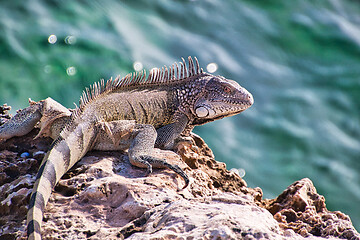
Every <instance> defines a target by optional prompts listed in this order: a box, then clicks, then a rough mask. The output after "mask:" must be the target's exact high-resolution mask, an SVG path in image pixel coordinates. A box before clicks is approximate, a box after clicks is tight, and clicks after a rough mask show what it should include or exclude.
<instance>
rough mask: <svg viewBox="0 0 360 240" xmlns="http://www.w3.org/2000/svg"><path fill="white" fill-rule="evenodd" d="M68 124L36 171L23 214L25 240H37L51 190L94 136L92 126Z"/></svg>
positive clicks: (87, 148)
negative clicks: (26, 239)
mask: <svg viewBox="0 0 360 240" xmlns="http://www.w3.org/2000/svg"><path fill="white" fill-rule="evenodd" d="M72 125H74V126H72ZM72 125H71V124H70V125H69V126H68V127H67V128H65V129H64V130H63V131H62V132H61V134H60V136H59V137H58V138H57V139H56V140H55V141H54V142H53V144H52V147H51V148H50V150H49V151H48V153H47V154H46V155H45V157H44V159H43V161H42V163H41V166H40V168H39V172H38V174H37V176H36V181H35V185H34V188H33V192H32V195H31V197H30V202H29V208H28V209H29V210H28V214H27V234H28V239H31V240H33V239H35V240H38V239H39V240H40V239H41V222H42V219H43V212H44V209H45V206H46V204H47V202H48V200H49V198H50V194H51V192H52V190H53V188H54V187H55V185H56V184H57V183H58V181H59V180H60V178H61V177H62V176H63V175H64V174H65V173H66V172H67V171H68V170H69V169H70V168H71V167H72V166H73V165H74V164H75V163H76V162H77V161H79V160H80V159H81V158H82V157H83V156H84V155H85V154H86V152H87V151H88V150H89V148H90V147H91V145H92V143H93V141H94V139H95V137H96V129H95V127H94V126H95V125H94V124H91V123H86V122H85V123H82V124H72Z"/></svg>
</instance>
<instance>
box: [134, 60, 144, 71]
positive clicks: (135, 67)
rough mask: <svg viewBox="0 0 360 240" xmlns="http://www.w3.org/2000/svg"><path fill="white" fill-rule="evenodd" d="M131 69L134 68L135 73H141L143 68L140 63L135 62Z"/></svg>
mask: <svg viewBox="0 0 360 240" xmlns="http://www.w3.org/2000/svg"><path fill="white" fill-rule="evenodd" d="M133 67H134V69H135V71H141V70H142V69H143V67H144V66H143V64H142V63H141V62H138V61H136V62H134V64H133Z"/></svg>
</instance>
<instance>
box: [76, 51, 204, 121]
mask: <svg viewBox="0 0 360 240" xmlns="http://www.w3.org/2000/svg"><path fill="white" fill-rule="evenodd" d="M181 59H182V62H180V68H179V65H178V64H177V63H174V64H173V65H172V66H170V67H169V68H168V67H166V66H164V67H162V68H161V69H159V68H154V69H152V70H150V72H149V75H148V76H147V77H146V71H145V70H143V71H141V72H136V73H130V74H128V75H126V76H125V77H123V78H120V77H117V78H116V79H115V80H113V79H112V78H110V79H109V80H107V81H106V83H105V81H104V79H101V80H100V82H95V83H94V84H93V85H91V86H90V88H85V91H83V93H82V96H81V97H80V106H79V107H78V108H77V109H76V110H75V111H74V113H73V116H74V117H76V116H77V115H78V114H79V113H80V112H81V110H82V108H83V107H84V106H85V105H86V104H88V103H89V102H90V101H93V100H94V99H96V98H97V97H98V96H99V95H100V94H102V93H104V92H110V91H112V90H115V89H119V88H126V87H136V86H145V85H154V84H160V83H171V82H175V81H181V80H183V79H186V78H188V77H192V76H197V75H199V74H201V73H203V69H202V68H200V65H199V61H198V60H197V58H196V57H194V59H195V63H194V61H193V59H192V58H191V57H188V62H189V64H188V66H186V62H185V59H184V58H181Z"/></svg>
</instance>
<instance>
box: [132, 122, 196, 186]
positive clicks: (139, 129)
mask: <svg viewBox="0 0 360 240" xmlns="http://www.w3.org/2000/svg"><path fill="white" fill-rule="evenodd" d="M134 134H135V135H136V136H135V137H134V140H133V141H132V143H131V145H130V147H129V159H130V163H131V164H132V165H135V166H137V167H141V168H147V170H148V174H150V173H151V172H152V167H155V168H169V169H171V170H173V171H174V172H175V173H177V174H179V175H180V176H181V177H182V178H183V179H184V181H185V186H184V187H183V189H184V188H186V187H187V186H188V185H189V182H190V181H189V178H188V176H187V175H186V173H185V172H184V171H183V170H182V169H181V168H180V167H179V166H177V165H172V164H169V163H167V162H166V160H165V159H160V158H156V157H153V156H152V155H151V153H152V151H153V150H154V145H155V141H156V138H157V132H156V130H155V128H154V127H153V126H152V125H146V124H138V125H137V126H136V128H135V130H134Z"/></svg>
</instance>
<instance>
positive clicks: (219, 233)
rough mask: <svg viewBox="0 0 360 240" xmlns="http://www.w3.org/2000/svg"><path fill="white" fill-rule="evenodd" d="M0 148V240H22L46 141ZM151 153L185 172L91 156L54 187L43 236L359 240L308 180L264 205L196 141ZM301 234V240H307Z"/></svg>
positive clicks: (122, 157) (24, 140)
mask: <svg viewBox="0 0 360 240" xmlns="http://www.w3.org/2000/svg"><path fill="white" fill-rule="evenodd" d="M35 135H36V131H32V132H31V133H29V134H28V135H27V136H25V137H16V138H13V139H10V140H8V141H6V142H0V226H1V228H0V239H9V240H10V239H25V217H26V211H27V204H28V201H29V198H30V193H31V189H32V185H33V183H34V181H35V175H36V172H37V168H38V166H39V164H40V162H41V160H42V157H43V156H44V154H45V152H46V151H47V149H48V146H49V144H50V143H51V139H47V138H42V139H36V140H33V139H32V138H33V137H34V136H35ZM193 140H194V142H193V144H186V143H179V144H178V146H177V149H176V151H177V152H178V154H179V155H180V156H181V158H180V157H179V155H177V154H175V153H174V152H171V151H160V150H156V152H155V153H154V154H156V155H157V156H158V157H163V158H166V159H167V161H168V162H170V163H172V164H178V165H179V166H180V167H181V168H182V169H184V170H185V172H186V173H187V174H188V175H189V177H190V179H191V182H190V185H189V186H188V188H186V189H184V190H181V188H182V187H183V186H184V182H183V180H182V178H181V177H179V176H178V175H177V174H175V173H174V172H172V171H170V170H166V169H154V171H153V173H152V174H150V175H149V176H145V172H146V171H145V170H144V169H140V168H136V167H134V166H132V165H131V164H130V163H129V160H128V157H127V155H126V153H124V152H99V151H96V152H95V151H94V152H89V153H88V154H87V155H86V156H85V157H84V158H83V159H82V160H81V161H80V162H78V163H77V164H76V165H75V166H74V167H73V168H72V169H71V170H70V171H69V172H68V173H67V174H65V175H64V177H63V178H62V180H60V182H59V184H58V185H57V186H56V187H55V190H54V191H53V193H52V195H51V198H50V200H49V203H48V204H47V206H46V209H45V214H44V221H43V226H42V233H43V237H44V239H322V238H326V239H339V238H348V239H360V237H359V234H358V233H357V232H356V230H355V229H354V228H353V227H352V225H351V221H350V219H349V217H348V216H346V215H345V214H342V213H340V212H330V211H328V210H327V209H326V206H325V202H324V201H325V200H324V198H323V197H322V196H320V195H318V194H317V193H316V190H315V188H314V186H313V185H312V183H311V181H310V180H309V179H303V180H300V181H298V182H296V183H294V184H293V185H291V186H290V187H289V188H288V189H286V190H285V191H284V192H283V193H282V194H281V195H280V196H279V197H278V198H276V199H273V200H264V199H262V191H261V189H259V188H255V189H251V188H247V186H246V183H245V181H244V180H243V179H241V178H240V177H239V176H238V175H237V174H236V173H234V172H230V171H228V170H226V166H225V164H224V163H221V162H217V161H215V160H214V156H213V154H212V152H211V150H210V149H209V148H208V147H207V145H206V144H205V143H204V141H203V140H202V139H201V138H200V137H198V136H196V135H193ZM305 237H306V238H305Z"/></svg>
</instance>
